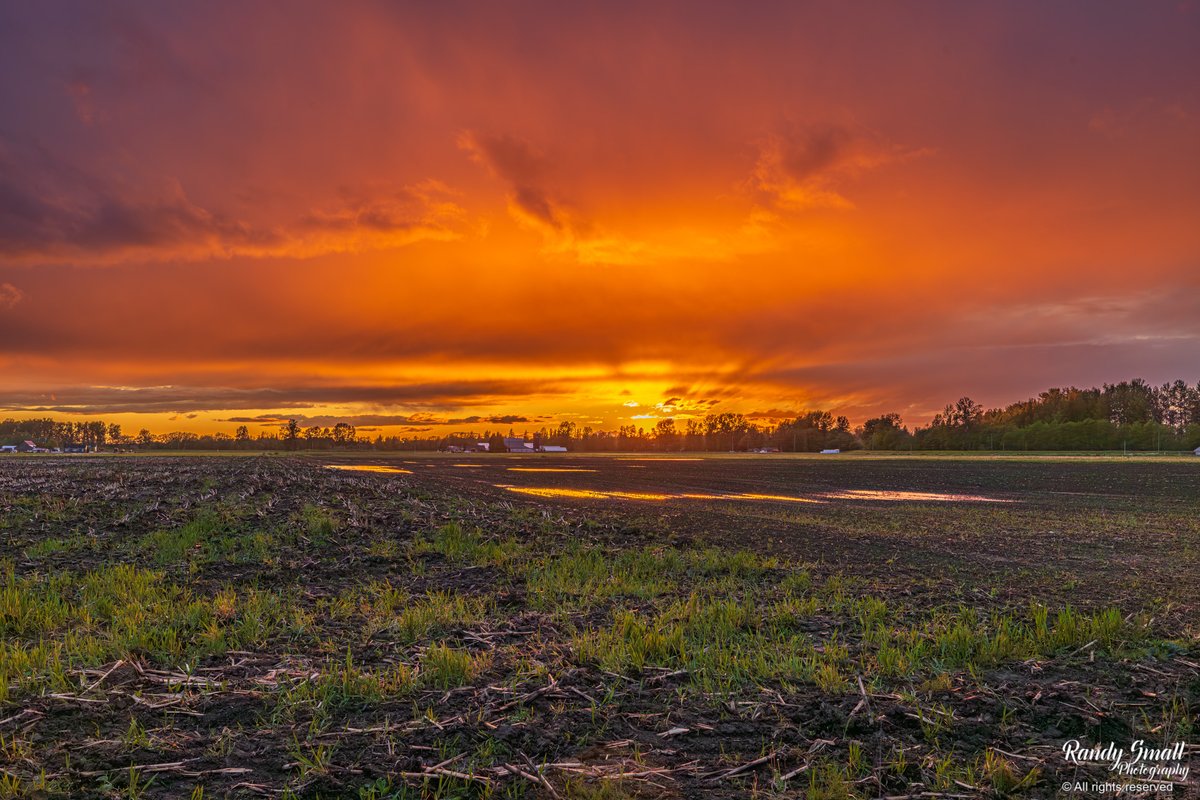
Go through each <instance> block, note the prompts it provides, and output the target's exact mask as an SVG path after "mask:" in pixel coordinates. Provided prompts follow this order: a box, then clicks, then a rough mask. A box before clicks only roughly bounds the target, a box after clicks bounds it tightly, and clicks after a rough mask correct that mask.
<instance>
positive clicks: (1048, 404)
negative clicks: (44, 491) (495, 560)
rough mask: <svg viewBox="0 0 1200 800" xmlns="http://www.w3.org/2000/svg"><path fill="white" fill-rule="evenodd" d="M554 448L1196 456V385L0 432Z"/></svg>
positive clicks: (85, 443)
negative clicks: (464, 426)
mask: <svg viewBox="0 0 1200 800" xmlns="http://www.w3.org/2000/svg"><path fill="white" fill-rule="evenodd" d="M506 437H509V438H522V439H524V440H525V441H532V442H534V443H535V444H537V445H559V446H563V447H567V448H568V449H570V450H572V451H578V452H611V451H646V452H653V451H659V452H680V451H696V452H704V451H710V452H711V451H730V450H741V451H745V450H758V449H764V448H776V449H778V450H780V451H782V452H818V451H820V450H826V449H840V450H855V449H867V450H997V451H1026V450H1142V451H1159V450H1192V449H1195V448H1196V447H1200V382H1198V383H1197V384H1196V385H1195V386H1191V385H1189V384H1187V383H1186V382H1184V381H1182V380H1177V381H1175V382H1173V383H1165V384H1163V385H1161V386H1152V385H1150V384H1148V383H1146V382H1145V381H1144V380H1141V379H1134V380H1132V381H1122V382H1121V383H1116V384H1104V386H1103V387H1101V388H1099V389H1097V388H1091V389H1077V388H1075V387H1071V388H1066V389H1049V390H1047V391H1045V392H1042V393H1041V394H1039V395H1038V396H1037V397H1034V398H1030V399H1028V400H1024V401H1022V402H1018V403H1013V404H1011V405H1009V406H1006V407H1004V408H993V409H985V408H983V407H982V406H980V405H979V404H978V403H976V402H975V401H974V400H972V399H971V398H969V397H963V398H961V399H959V400H958V401H957V402H955V403H952V404H949V405H947V406H946V407H945V408H944V409H943V410H942V411H941V412H940V413H938V414H937V415H936V416H935V417H934V418H933V420H932V421H931V422H930V424H929V425H927V426H925V427H916V428H914V429H912V430H910V429H909V428H908V427H907V426H905V424H904V421H903V420H902V419H901V417H900V415H899V414H883V415H880V416H878V417H874V418H872V419H869V420H867V421H866V422H864V423H863V424H862V425H860V426H858V427H854V428H852V427H851V425H850V422H849V420H847V419H846V417H842V416H839V417H834V416H833V415H832V414H831V413H830V412H828V411H810V412H807V413H804V414H801V415H799V416H798V417H796V418H795V419H793V420H789V421H786V422H782V423H780V424H778V425H771V424H759V423H756V422H754V421H753V420H751V419H748V418H747V417H745V416H743V415H742V414H735V413H723V414H709V415H708V416H706V417H704V418H702V419H687V420H683V421H682V424H679V423H678V422H677V421H676V420H675V419H673V418H666V419H660V420H658V422H657V423H655V424H654V425H653V426H651V427H648V428H647V427H643V426H637V425H624V426H621V427H620V428H618V429H617V430H615V431H601V430H593V429H592V428H590V427H580V426H578V425H577V424H576V423H574V422H562V423H560V424H559V425H558V426H557V427H555V428H542V429H541V430H539V431H536V432H529V431H526V432H524V433H522V434H516V433H515V432H514V431H513V430H509V431H508V432H507V433H504V432H501V431H491V430H485V431H484V432H483V433H481V434H479V433H473V432H467V433H450V434H446V435H430V436H425V437H420V436H408V437H400V436H383V435H382V434H377V435H376V436H375V437H374V438H372V437H370V436H364V435H360V434H359V433H358V431H357V430H356V429H355V428H354V426H353V425H350V424H349V423H344V422H341V423H338V424H337V425H335V426H333V427H325V428H322V427H315V426H313V427H307V428H306V427H303V426H302V425H301V424H300V423H299V422H297V421H296V420H289V421H288V422H286V423H285V424H283V425H281V426H280V429H279V430H278V431H277V432H270V433H268V432H265V431H264V432H262V433H259V434H258V435H256V436H252V435H251V434H250V432H249V429H248V428H247V427H246V426H245V425H243V426H240V427H238V429H237V431H236V433H234V434H233V435H230V434H227V433H212V434H196V433H189V432H186V431H176V432H172V433H166V434H157V435H156V434H152V433H151V432H150V431H148V430H145V429H142V430H140V431H139V432H138V433H137V434H136V435H128V434H126V433H125V432H123V431H122V429H121V426H119V425H106V424H105V423H104V422H101V421H91V422H60V421H56V420H53V419H33V420H14V419H7V420H4V421H3V422H0V444H17V443H19V442H23V441H25V440H31V441H33V442H35V443H36V444H38V445H40V446H43V447H51V448H53V447H59V448H66V447H70V446H76V447H78V446H82V447H87V448H89V449H124V448H129V449H140V450H155V449H160V450H334V449H355V450H410V451H411V450H444V449H447V448H449V447H462V448H469V447H473V446H476V445H477V443H479V442H488V443H489V445H490V449H491V451H492V452H503V450H504V439H505V438H506Z"/></svg>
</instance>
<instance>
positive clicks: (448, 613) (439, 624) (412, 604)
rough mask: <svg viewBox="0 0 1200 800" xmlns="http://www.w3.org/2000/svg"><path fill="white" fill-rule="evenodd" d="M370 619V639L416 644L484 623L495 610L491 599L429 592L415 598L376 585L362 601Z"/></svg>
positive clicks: (367, 626) (367, 623) (367, 630)
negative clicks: (430, 637)
mask: <svg viewBox="0 0 1200 800" xmlns="http://www.w3.org/2000/svg"><path fill="white" fill-rule="evenodd" d="M358 607H359V609H360V610H361V611H362V612H363V614H364V615H365V616H366V621H365V624H364V628H363V630H364V632H365V634H366V636H367V638H368V639H374V638H392V639H395V640H396V641H398V642H400V643H401V644H414V643H416V642H417V641H419V640H421V639H424V638H426V637H428V636H430V635H433V634H439V635H440V634H445V633H447V632H449V631H450V630H452V629H454V628H461V627H464V626H467V625H473V624H476V623H478V622H481V621H482V620H483V619H484V618H485V617H486V616H487V615H488V613H489V611H490V610H491V609H492V602H491V600H490V598H486V597H473V596H470V595H462V594H452V593H450V592H446V591H440V592H428V593H427V594H425V595H421V596H418V597H415V598H410V597H409V596H408V594H407V593H406V592H404V591H401V590H399V589H397V588H395V587H394V586H392V585H391V584H387V583H376V584H372V585H371V586H369V587H368V588H367V590H366V591H365V592H364V593H363V596H362V597H361V599H360V600H359V601H358Z"/></svg>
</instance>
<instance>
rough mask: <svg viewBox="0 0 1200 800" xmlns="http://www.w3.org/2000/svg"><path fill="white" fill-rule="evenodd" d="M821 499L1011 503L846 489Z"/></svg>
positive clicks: (939, 494) (977, 497) (960, 496)
mask: <svg viewBox="0 0 1200 800" xmlns="http://www.w3.org/2000/svg"><path fill="white" fill-rule="evenodd" d="M821 496H822V497H828V498H830V499H831V500H891V501H905V500H907V501H921V500H926V501H930V502H935V503H1011V502H1013V501H1012V500H1004V499H1001V498H999V497H984V496H982V495H977V494H945V493H943V492H902V491H894V490H890V489H846V490H844V491H840V492H827V493H825V494H823V495H821Z"/></svg>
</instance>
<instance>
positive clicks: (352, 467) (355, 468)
mask: <svg viewBox="0 0 1200 800" xmlns="http://www.w3.org/2000/svg"><path fill="white" fill-rule="evenodd" d="M405 463H407V462H405ZM325 469H341V470H345V471H346V472H387V473H391V474H393V475H412V474H413V473H412V470H411V469H401V468H400V467H383V466H380V465H378V464H326V465H325Z"/></svg>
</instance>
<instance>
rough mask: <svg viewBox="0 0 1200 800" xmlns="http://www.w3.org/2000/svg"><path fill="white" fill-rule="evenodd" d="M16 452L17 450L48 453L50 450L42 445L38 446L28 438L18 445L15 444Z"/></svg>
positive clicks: (20, 451)
mask: <svg viewBox="0 0 1200 800" xmlns="http://www.w3.org/2000/svg"><path fill="white" fill-rule="evenodd" d="M17 452H19V453H49V452H50V451H49V450H47V449H46V448H44V447H38V446H37V445H36V444H34V443H33V442H31V441H30V440H28V439H26V440H25V441H23V442H21V443H20V444H19V445H17Z"/></svg>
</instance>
